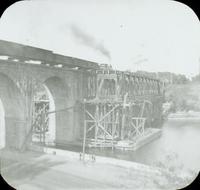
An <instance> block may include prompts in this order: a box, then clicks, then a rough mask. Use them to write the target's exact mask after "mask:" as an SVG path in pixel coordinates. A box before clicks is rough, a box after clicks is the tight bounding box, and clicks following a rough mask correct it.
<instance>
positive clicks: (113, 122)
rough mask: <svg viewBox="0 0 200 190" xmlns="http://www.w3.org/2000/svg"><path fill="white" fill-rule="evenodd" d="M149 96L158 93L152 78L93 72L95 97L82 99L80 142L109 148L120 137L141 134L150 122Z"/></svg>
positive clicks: (131, 137)
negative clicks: (94, 76)
mask: <svg viewBox="0 0 200 190" xmlns="http://www.w3.org/2000/svg"><path fill="white" fill-rule="evenodd" d="M152 95H159V84H158V81H157V80H155V79H149V78H145V77H141V76H135V75H133V74H131V73H128V74H126V73H124V72H116V71H113V70H101V71H97V79H96V96H95V98H92V99H85V101H84V144H85V145H88V146H89V147H112V148H113V147H114V146H115V144H116V143H117V142H118V141H120V140H126V139H128V140H131V141H134V140H136V139H137V137H139V136H142V135H144V131H145V127H148V126H149V125H150V124H151V117H152V109H153V104H152V102H151V99H150V98H148V97H149V96H152Z"/></svg>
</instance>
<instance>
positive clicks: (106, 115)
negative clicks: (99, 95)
mask: <svg viewBox="0 0 200 190" xmlns="http://www.w3.org/2000/svg"><path fill="white" fill-rule="evenodd" d="M117 107H119V105H117V106H115V107H114V108H112V109H111V110H110V111H109V112H108V113H106V114H105V115H104V116H103V117H102V118H101V119H100V120H99V122H101V121H102V120H104V119H105V118H106V117H108V115H109V114H111V113H112V112H113V111H114V110H115V109H116V108H117Z"/></svg>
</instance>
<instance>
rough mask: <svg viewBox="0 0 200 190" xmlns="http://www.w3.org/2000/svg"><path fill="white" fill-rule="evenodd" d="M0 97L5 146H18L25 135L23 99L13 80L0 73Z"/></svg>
mask: <svg viewBox="0 0 200 190" xmlns="http://www.w3.org/2000/svg"><path fill="white" fill-rule="evenodd" d="M0 99H1V102H2V104H3V108H4V109H3V110H4V121H3V123H4V124H5V127H4V128H5V131H4V132H5V146H6V147H13V148H20V147H21V146H22V144H23V142H24V139H25V136H26V119H25V107H24V99H23V96H22V95H21V92H20V90H19V88H18V87H17V85H16V84H15V83H14V81H13V80H12V79H11V78H10V77H8V76H7V75H5V74H4V73H0Z"/></svg>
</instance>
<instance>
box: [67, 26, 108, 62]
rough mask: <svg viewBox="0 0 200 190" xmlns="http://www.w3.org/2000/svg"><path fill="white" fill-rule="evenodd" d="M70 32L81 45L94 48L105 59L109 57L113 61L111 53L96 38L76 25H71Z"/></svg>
mask: <svg viewBox="0 0 200 190" xmlns="http://www.w3.org/2000/svg"><path fill="white" fill-rule="evenodd" d="M70 30H71V32H72V34H73V35H74V37H75V38H76V40H78V41H79V43H82V44H83V45H85V46H87V47H90V48H93V49H95V50H96V51H98V52H100V53H101V54H102V55H104V56H105V57H107V58H108V59H109V60H110V59H111V57H110V52H109V51H108V50H107V49H106V48H105V47H104V45H103V44H102V43H100V42H98V41H97V40H96V39H95V38H93V37H92V36H90V35H89V34H87V33H85V32H84V31H82V30H81V29H80V28H79V27H77V26H75V25H71V26H70Z"/></svg>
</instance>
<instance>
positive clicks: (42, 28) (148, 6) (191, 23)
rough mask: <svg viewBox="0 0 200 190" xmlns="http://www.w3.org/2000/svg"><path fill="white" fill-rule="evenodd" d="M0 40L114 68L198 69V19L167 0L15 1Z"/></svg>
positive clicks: (3, 23)
mask: <svg viewBox="0 0 200 190" xmlns="http://www.w3.org/2000/svg"><path fill="white" fill-rule="evenodd" d="M83 2H84V3H83ZM0 39H4V40H8V41H14V42H18V43H22V44H27V45H32V46H36V47H40V48H45V49H50V50H53V51H54V52H56V53H59V54H63V55H68V56H73V57H78V58H82V59H86V60H91V61H95V62H98V63H108V64H111V65H112V66H113V67H114V68H115V69H120V70H127V69H130V70H132V71H135V70H137V69H140V70H147V71H171V72H175V73H181V74H186V75H187V76H193V75H195V74H197V73H198V72H199V70H200V69H199V64H200V61H199V58H200V23H199V20H198V17H197V16H196V15H195V13H194V12H193V11H192V9H190V8H189V7H187V6H186V5H184V4H181V3H178V2H175V1H171V0H123V1H117V0H109V1H105V0H96V1H95V0H84V1H83V0H80V1H78V0H73V1H72V0H71V1H70V0H54V1H48V0H41V1H39V0H34V1H27V2H18V3H15V4H13V5H12V6H11V7H9V8H8V9H7V10H6V11H5V12H4V14H3V16H2V18H1V20H0Z"/></svg>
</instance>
